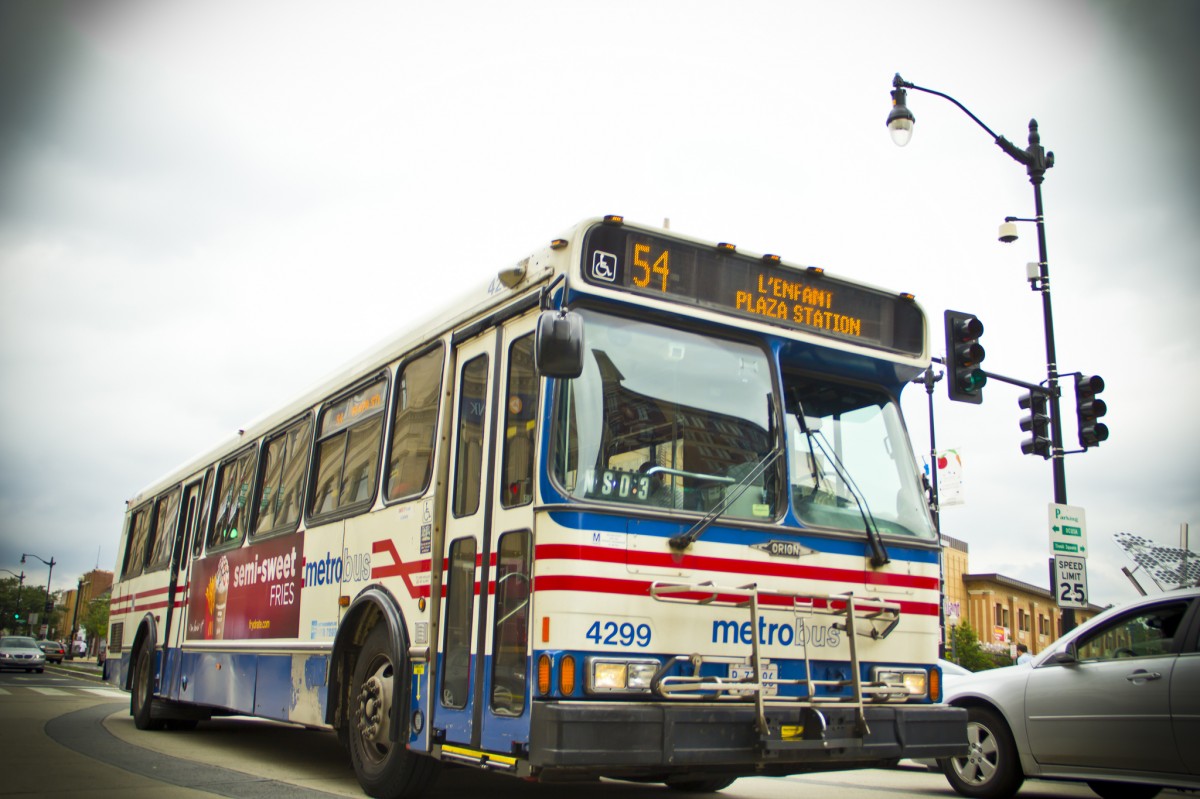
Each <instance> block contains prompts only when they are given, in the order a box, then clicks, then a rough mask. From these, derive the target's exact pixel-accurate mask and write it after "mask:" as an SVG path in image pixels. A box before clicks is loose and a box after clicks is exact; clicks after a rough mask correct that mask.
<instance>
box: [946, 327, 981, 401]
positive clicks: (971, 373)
mask: <svg viewBox="0 0 1200 799" xmlns="http://www.w3.org/2000/svg"><path fill="white" fill-rule="evenodd" d="M945 324H946V369H947V371H948V372H949V375H948V377H949V378H950V379H949V380H947V381H946V387H947V389H948V390H949V393H950V399H952V400H954V401H955V402H971V403H974V404H976V405H978V404H979V403H981V402H983V386H984V384H985V383H987V372H985V371H983V369H981V368H980V367H979V364H980V362H981V361H983V357H984V351H983V347H982V346H981V345H980V343H979V337H980V336H982V335H983V322H980V321H979V320H978V319H977V318H975V316H974V315H973V314H969V313H963V312H961V311H946V316H945Z"/></svg>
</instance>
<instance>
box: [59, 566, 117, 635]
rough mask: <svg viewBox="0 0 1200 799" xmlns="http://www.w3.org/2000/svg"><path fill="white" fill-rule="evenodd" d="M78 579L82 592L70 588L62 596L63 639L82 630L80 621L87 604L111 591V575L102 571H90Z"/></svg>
mask: <svg viewBox="0 0 1200 799" xmlns="http://www.w3.org/2000/svg"><path fill="white" fill-rule="evenodd" d="M79 579H80V581H81V582H80V585H81V586H82V589H83V590H82V591H79V590H78V589H76V588H72V589H71V590H69V591H66V592H65V593H64V594H63V599H62V602H63V623H62V630H61V632H62V635H63V637H64V638H65V637H66V636H68V635H70V633H71V631H72V630H74V631H76V634H77V635H78V631H79V630H81V629H82V628H83V625H82V620H83V618H84V617H85V616H86V615H87V607H88V603H90V602H91V601H92V600H93V599H96V598H97V597H101V596H104V595H106V594H108V593H110V592H111V591H112V584H113V573H112V572H110V571H104V570H102V569H92V570H91V571H90V572H88V573H87V574H85V575H83V576H82V577H80V578H79ZM76 608H78V609H79V617H78V619H77V618H76V616H75V609H76Z"/></svg>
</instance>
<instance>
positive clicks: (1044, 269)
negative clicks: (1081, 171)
mask: <svg viewBox="0 0 1200 799" xmlns="http://www.w3.org/2000/svg"><path fill="white" fill-rule="evenodd" d="M907 89H913V90H914V91H919V92H925V93H926V94H932V95H935V96H937V97H941V98H944V99H946V100H949V101H950V102H952V103H954V105H956V106H958V108H959V109H960V110H961V111H962V112H963V113H965V114H966V115H967V116H969V117H970V118H971V119H972V120H974V122H975V124H977V125H979V127H981V128H983V129H984V130H985V131H987V133H988V135H989V136H991V137H992V140H993V141H995V143H996V146H998V147H999V148H1000V149H1001V150H1003V151H1004V152H1005V153H1006V154H1007V155H1008V156H1009V157H1010V158H1012V159H1013V160H1014V161H1016V162H1017V163H1019V164H1021V165H1023V166H1024V167H1025V171H1026V173H1027V174H1028V175H1029V182H1030V183H1031V184H1033V204H1034V211H1035V216H1034V219H1033V221H1034V222H1035V223H1036V224H1037V238H1038V265H1037V268H1038V281H1037V284H1036V285H1035V286H1034V290H1035V291H1040V292H1041V294H1042V319H1043V323H1044V326H1045V331H1046V389H1047V392H1048V394H1049V399H1050V403H1049V404H1050V440H1051V466H1052V468H1053V476H1054V501H1055V503H1057V504H1059V505H1065V504H1067V471H1066V462H1065V453H1064V452H1063V425H1062V410H1061V406H1060V403H1059V389H1058V358H1057V356H1056V354H1055V348H1054V314H1053V312H1052V310H1051V305H1050V264H1049V260H1048V258H1047V256H1046V223H1045V217H1044V215H1043V213H1042V181H1043V180H1044V179H1045V177H1046V170H1047V169H1050V168H1051V167H1053V166H1054V153H1050V152H1046V150H1045V149H1044V148H1043V147H1042V140H1041V136H1040V135H1039V134H1038V124H1037V120H1036V119H1031V120H1029V146H1028V147H1027V148H1025V149H1024V150H1022V149H1021V148H1019V147H1017V146H1016V145H1015V144H1013V143H1012V142H1010V141H1009V140H1008V139H1006V138H1004V137H1003V136H999V135H997V134H996V132H995V131H993V130H992V129H991V128H989V127H988V126H987V125H985V124H984V123H983V121H982V120H980V119H979V117H977V116H975V115H974V114H972V113H971V112H970V110H968V109H967V107H966V106H964V105H963V104H962V103H960V102H959V101H958V100H955V99H954V98H953V97H951V96H950V95H948V94H943V93H942V92H939V91H934V90H933V89H927V88H925V87H923V86H917V85H916V84H913V83H909V82H908V81H906V80H904V79H903V78H901V77H900V73H896V77H895V78H893V79H892V111H891V113H890V114H888V119H887V126H888V130H889V131H890V132H891V134H892V141H894V142H895V143H896V144H897V145H898V146H900V147H903V146H904V145H906V144H908V141H909V139H911V138H912V129H913V124H914V122H915V121H916V117H914V116H913V114H912V112H911V111H910V110H909V109H908V104H907V97H908V94H907V91H906V90H907ZM1006 223H1007V224H1011V222H1010V220H1006ZM1015 239H1016V236H1015V235H1014V234H1012V233H1009V232H1007V231H1005V233H1003V234H1002V237H1001V241H1006V242H1007V241H1013V240H1015ZM1074 627H1075V611H1074V610H1071V609H1070V608H1065V609H1064V610H1063V630H1064V632H1065V631H1068V630H1071V629H1073V628H1074Z"/></svg>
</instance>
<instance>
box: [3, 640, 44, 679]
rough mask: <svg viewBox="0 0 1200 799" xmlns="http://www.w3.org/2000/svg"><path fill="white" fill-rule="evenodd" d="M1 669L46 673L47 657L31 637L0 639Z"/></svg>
mask: <svg viewBox="0 0 1200 799" xmlns="http://www.w3.org/2000/svg"><path fill="white" fill-rule="evenodd" d="M0 669H25V671H45V669H46V656H45V655H44V654H42V650H41V649H39V648H38V645H37V641H35V640H33V639H32V638H30V637H29V636H27V635H6V636H4V637H3V638H0Z"/></svg>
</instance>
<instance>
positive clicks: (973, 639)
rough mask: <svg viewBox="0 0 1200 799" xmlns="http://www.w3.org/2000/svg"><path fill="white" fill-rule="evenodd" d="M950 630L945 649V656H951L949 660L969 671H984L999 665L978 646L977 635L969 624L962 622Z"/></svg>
mask: <svg viewBox="0 0 1200 799" xmlns="http://www.w3.org/2000/svg"><path fill="white" fill-rule="evenodd" d="M952 629H953V632H952V634H951V637H950V642H951V645H950V646H949V647H947V649H948V651H947V654H950V655H952V658H951V659H952V660H954V661H955V662H957V663H958V665H960V666H962V667H963V668H964V669H968V670H970V671H985V670H987V669H994V668H996V666H997V665H999V664H998V663H997V662H996V660H995V659H994V658H993V657H992V655H991V654H990V653H988V652H986V651H984V649H983V647H982V646H980V644H979V633H977V632H975V628H974V627H972V626H971V625H970V624H969V623H967V622H965V621H964V622H962V623H961V624H959V625H958V626H957V627H954V628H952Z"/></svg>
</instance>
